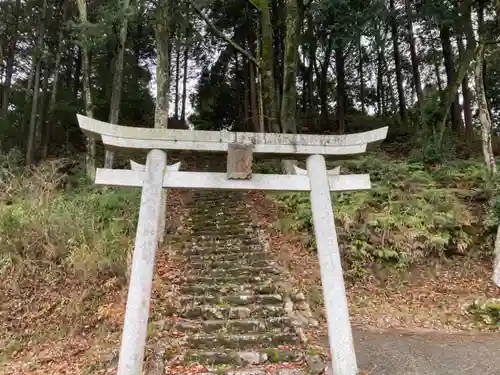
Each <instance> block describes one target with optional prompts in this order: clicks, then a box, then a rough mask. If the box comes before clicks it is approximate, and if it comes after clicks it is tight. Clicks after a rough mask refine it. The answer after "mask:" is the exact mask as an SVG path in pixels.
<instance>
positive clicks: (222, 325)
mask: <svg viewBox="0 0 500 375" xmlns="http://www.w3.org/2000/svg"><path fill="white" fill-rule="evenodd" d="M173 328H174V329H175V330H176V331H180V332H187V333H206V334H216V333H220V334H222V333H228V334H257V333H276V334H278V333H293V332H294V331H293V326H292V321H291V319H290V318H288V317H275V318H268V319H246V320H244V319H233V320H204V321H193V320H181V321H177V322H175V323H174V325H173Z"/></svg>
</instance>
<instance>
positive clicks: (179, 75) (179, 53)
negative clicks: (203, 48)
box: [174, 33, 181, 120]
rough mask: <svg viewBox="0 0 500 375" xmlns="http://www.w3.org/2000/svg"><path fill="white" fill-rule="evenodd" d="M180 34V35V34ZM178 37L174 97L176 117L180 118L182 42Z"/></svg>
mask: <svg viewBox="0 0 500 375" xmlns="http://www.w3.org/2000/svg"><path fill="white" fill-rule="evenodd" d="M179 34H180V33H179ZM180 39H181V38H180V35H177V38H176V41H175V97H174V117H175V119H176V120H177V119H178V118H179V81H180V80H181V72H180V67H181V40H180Z"/></svg>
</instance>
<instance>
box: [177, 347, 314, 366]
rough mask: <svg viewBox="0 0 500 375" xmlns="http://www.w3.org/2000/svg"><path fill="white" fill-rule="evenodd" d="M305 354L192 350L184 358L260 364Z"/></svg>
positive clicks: (292, 359)
mask: <svg viewBox="0 0 500 375" xmlns="http://www.w3.org/2000/svg"><path fill="white" fill-rule="evenodd" d="M303 359H304V356H303V355H302V354H301V353H300V351H293V350H291V349H278V348H269V349H263V350H252V351H245V352H238V351H233V350H224V349H220V350H213V349H211V351H202V350H196V351H195V350H190V351H188V352H187V353H186V356H185V358H184V360H185V361H186V362H191V363H200V364H202V365H236V366H247V365H259V364H264V363H279V362H287V363H292V362H300V361H302V360H303Z"/></svg>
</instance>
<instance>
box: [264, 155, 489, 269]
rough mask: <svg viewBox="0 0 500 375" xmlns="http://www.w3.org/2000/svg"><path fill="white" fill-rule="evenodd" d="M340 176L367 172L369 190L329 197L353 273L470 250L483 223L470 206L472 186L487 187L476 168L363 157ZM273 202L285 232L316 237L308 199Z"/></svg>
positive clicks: (474, 165)
mask: <svg viewBox="0 0 500 375" xmlns="http://www.w3.org/2000/svg"><path fill="white" fill-rule="evenodd" d="M341 169H342V173H344V174H345V173H370V176H371V181H372V189H371V190H368V191H357V192H348V193H333V195H332V203H333V206H334V214H335V219H336V226H337V233H338V236H339V243H340V244H341V247H342V248H343V253H344V255H343V258H344V259H345V260H346V261H347V262H349V263H350V265H351V266H352V269H351V271H352V272H358V271H359V270H360V269H364V268H366V266H367V265H368V264H369V263H371V262H374V261H378V262H384V263H391V264H396V265H398V266H407V265H409V264H411V263H414V262H417V261H418V260H420V259H422V258H424V257H427V256H431V255H435V256H440V255H442V254H443V253H444V252H446V251H448V250H453V251H458V252H461V253H463V252H466V251H468V250H471V248H472V247H471V244H472V243H473V239H474V234H475V232H476V231H475V230H474V228H473V227H474V226H475V225H476V224H478V223H481V222H482V220H480V219H479V218H478V217H476V216H475V215H474V213H473V211H471V210H470V207H469V201H470V200H472V199H474V196H473V192H474V189H472V187H477V185H479V184H480V185H483V184H484V179H483V178H484V176H485V172H484V168H482V165H481V164H480V163H474V162H468V163H463V162H462V163H460V164H459V163H449V164H447V165H444V166H442V167H440V168H439V169H437V170H433V169H428V168H426V167H425V166H424V165H423V164H421V163H406V162H400V161H391V160H390V159H388V158H387V157H384V156H380V155H378V156H374V155H366V156H365V157H362V158H360V159H357V160H351V161H348V162H345V163H343V164H342V165H341ZM465 176H467V179H466V177H465ZM270 197H271V199H273V200H274V201H276V202H277V203H278V204H279V205H281V206H282V207H283V210H284V212H285V217H284V219H282V222H283V221H285V222H288V224H287V225H286V227H289V228H290V227H291V228H294V229H296V230H303V231H305V232H306V233H308V236H309V238H311V239H312V238H313V233H312V218H311V207H310V203H309V197H308V194H273V195H271V196H270ZM476 214H477V213H476ZM282 222H281V223H280V225H281V226H283V224H282ZM310 244H313V242H312V240H311V241H310Z"/></svg>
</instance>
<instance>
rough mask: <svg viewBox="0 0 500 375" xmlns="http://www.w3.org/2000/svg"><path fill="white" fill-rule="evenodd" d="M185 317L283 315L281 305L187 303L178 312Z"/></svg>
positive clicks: (219, 318) (211, 317) (254, 317)
mask: <svg viewBox="0 0 500 375" xmlns="http://www.w3.org/2000/svg"><path fill="white" fill-rule="evenodd" d="M180 316H181V317H183V318H187V319H205V320H221V319H262V318H270V317H279V316H285V309H284V307H283V305H247V306H213V305H188V306H185V307H184V309H183V311H181V314H180Z"/></svg>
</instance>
